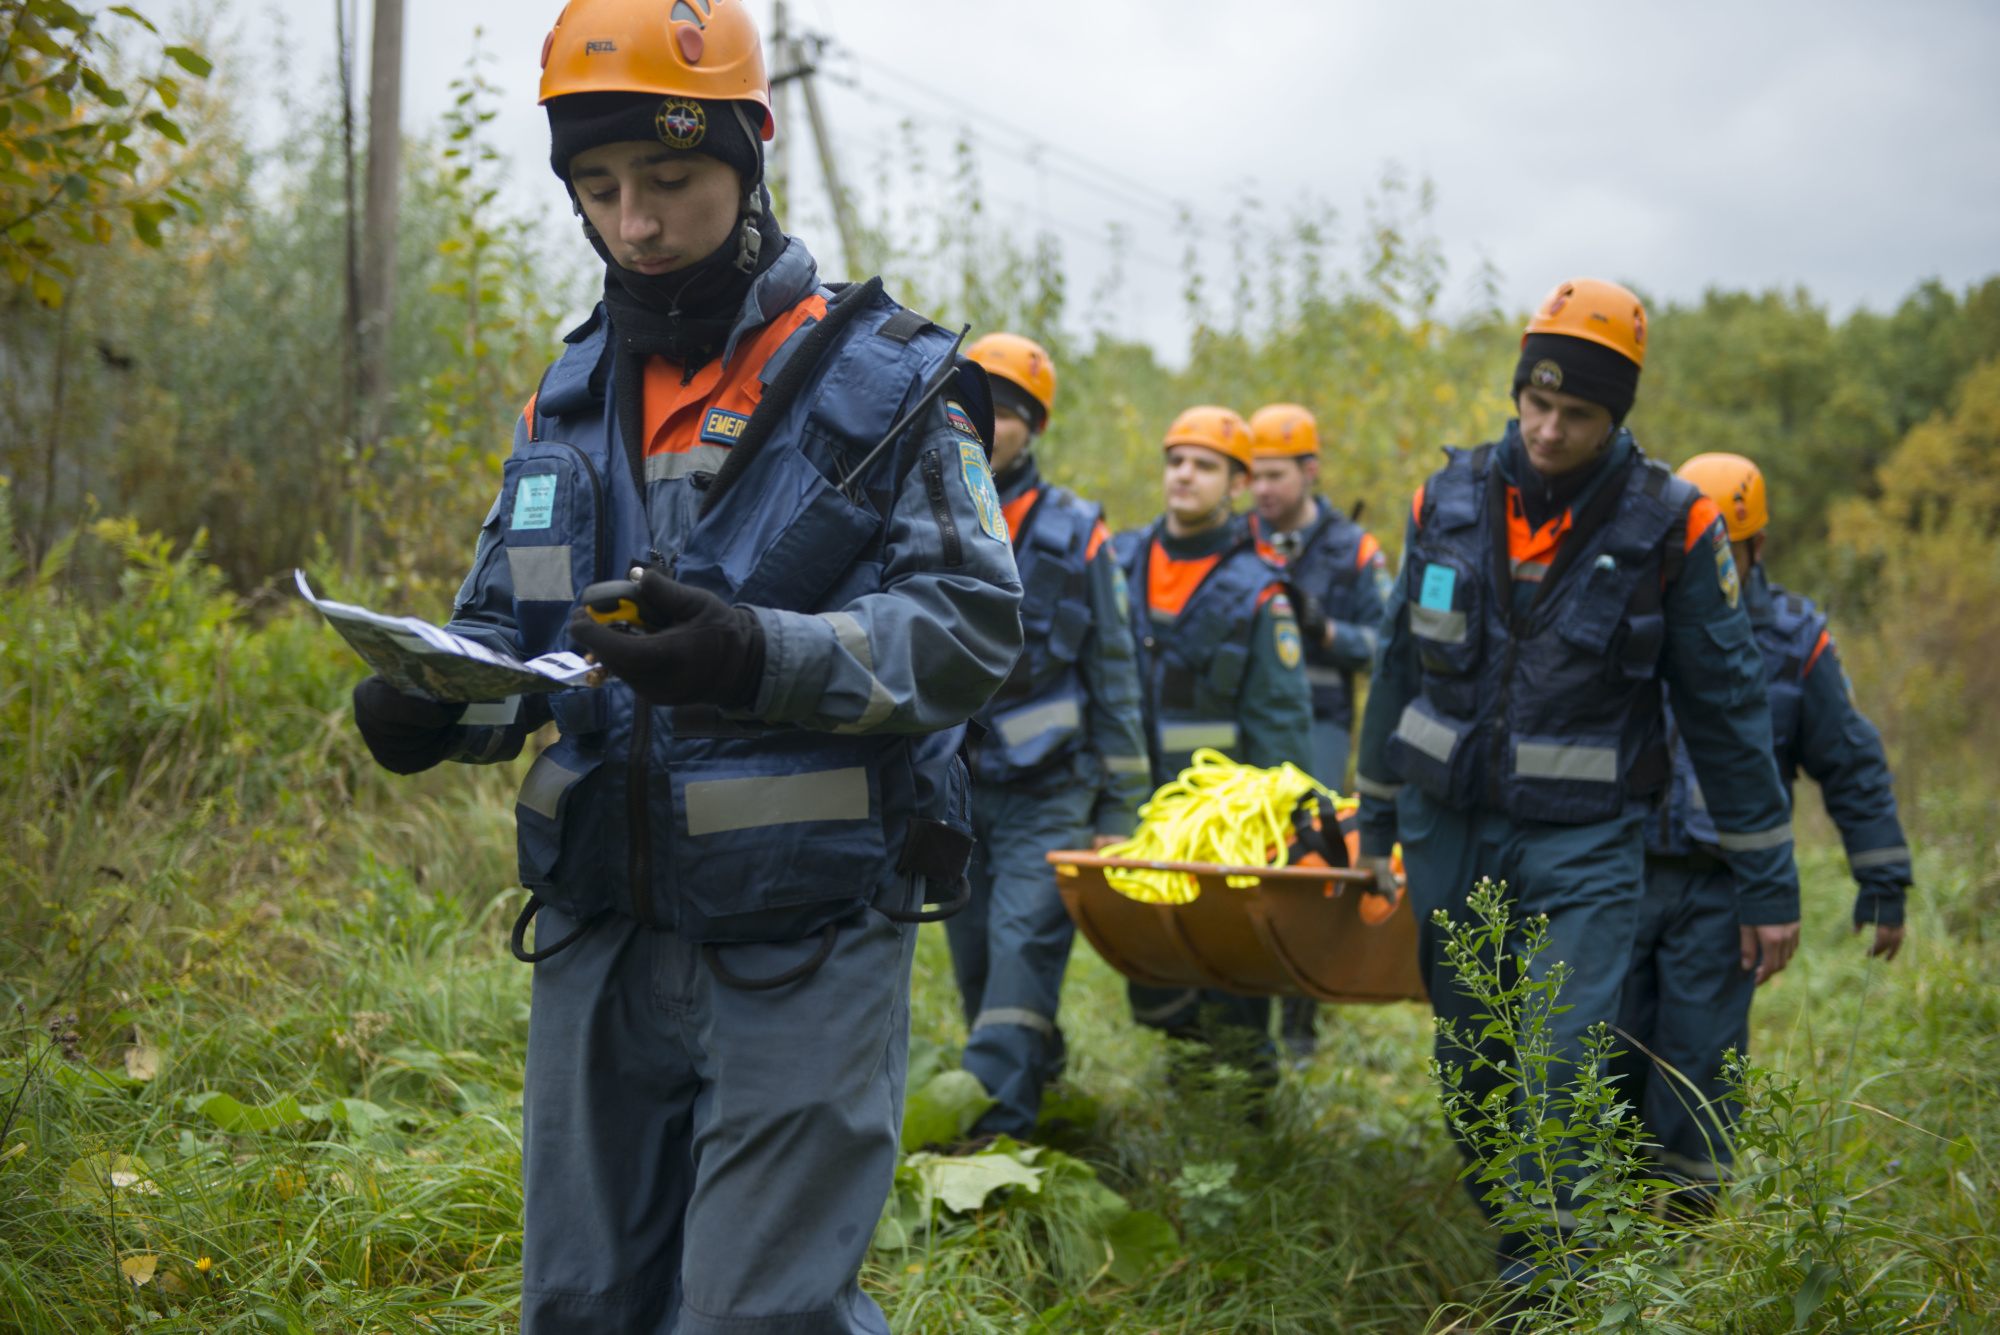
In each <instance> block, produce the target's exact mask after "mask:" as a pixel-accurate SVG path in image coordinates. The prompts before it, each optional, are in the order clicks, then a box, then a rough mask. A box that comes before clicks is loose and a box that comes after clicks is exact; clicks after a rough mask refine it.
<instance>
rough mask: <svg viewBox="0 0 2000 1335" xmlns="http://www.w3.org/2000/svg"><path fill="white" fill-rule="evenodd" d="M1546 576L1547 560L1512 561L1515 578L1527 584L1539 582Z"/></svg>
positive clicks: (1547, 569) (1547, 571) (1547, 572)
mask: <svg viewBox="0 0 2000 1335" xmlns="http://www.w3.org/2000/svg"><path fill="white" fill-rule="evenodd" d="M1548 577H1549V563H1548V562H1547V561H1516V562H1515V563H1514V578H1515V579H1518V580H1522V581H1524V582H1526V583H1529V584H1540V583H1541V582H1542V581H1543V580H1545V579H1547V578H1548Z"/></svg>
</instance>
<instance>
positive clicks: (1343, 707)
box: [1250, 496, 1390, 732]
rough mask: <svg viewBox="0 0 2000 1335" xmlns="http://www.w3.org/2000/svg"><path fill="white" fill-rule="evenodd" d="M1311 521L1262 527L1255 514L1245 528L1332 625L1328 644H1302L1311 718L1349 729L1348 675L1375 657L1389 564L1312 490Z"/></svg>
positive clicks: (1363, 535)
mask: <svg viewBox="0 0 2000 1335" xmlns="http://www.w3.org/2000/svg"><path fill="white" fill-rule="evenodd" d="M1313 505H1314V506H1315V507H1316V512H1315V514H1314V517H1313V520H1312V522H1311V523H1309V524H1307V525H1306V526H1305V527H1304V528H1302V529H1300V530H1299V531H1298V532H1297V533H1271V532H1268V531H1266V529H1265V526H1264V524H1263V522H1262V520H1261V519H1260V518H1259V517H1258V516H1257V515H1251V516H1250V531H1251V533H1252V534H1254V535H1255V536H1256V539H1257V546H1258V550H1259V551H1262V552H1263V553H1264V554H1265V556H1266V558H1267V559H1277V560H1280V561H1282V562H1283V563H1284V566H1285V579H1286V581H1287V582H1288V583H1290V584H1292V585H1293V586H1294V587H1296V588H1298V589H1301V590H1303V591H1304V592H1307V593H1310V594H1312V595H1313V596H1314V597H1315V598H1318V599H1319V601H1320V606H1322V607H1324V608H1325V609H1326V615H1327V619H1328V620H1329V621H1331V622H1332V623H1333V643H1332V644H1330V645H1328V644H1321V643H1319V642H1317V641H1311V640H1309V641H1307V643H1306V647H1305V648H1306V682H1307V684H1308V685H1310V686H1311V687H1312V700H1313V717H1314V718H1320V719H1327V720H1330V721H1332V722H1334V723H1338V724H1339V725H1340V726H1341V727H1342V728H1344V729H1346V730H1347V731H1349V732H1352V731H1353V730H1354V674H1355V673H1357V672H1366V671H1367V670H1368V668H1369V665H1370V664H1372V663H1373V662H1374V661H1375V650H1376V645H1377V640H1378V638H1379V635H1380V632H1381V629H1382V616H1383V613H1384V612H1385V611H1386V610H1387V599H1388V596H1389V583H1390V580H1389V570H1388V565H1387V563H1386V562H1385V561H1384V560H1383V558H1382V548H1381V545H1380V544H1379V543H1377V542H1376V541H1375V540H1374V539H1373V538H1372V537H1370V536H1369V535H1368V530H1367V529H1365V528H1363V527H1361V525H1359V524H1357V523H1355V522H1354V521H1353V520H1352V519H1349V518H1348V517H1347V516H1346V515H1344V514H1342V513H1340V511H1338V510H1336V509H1334V508H1333V506H1332V505H1330V504H1328V502H1327V501H1326V499H1325V498H1324V497H1320V496H1315V497H1314V498H1313Z"/></svg>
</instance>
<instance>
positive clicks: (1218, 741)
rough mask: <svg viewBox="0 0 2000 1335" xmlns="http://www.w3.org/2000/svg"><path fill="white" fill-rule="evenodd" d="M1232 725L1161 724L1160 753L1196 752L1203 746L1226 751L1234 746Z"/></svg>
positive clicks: (1234, 738) (1234, 735) (1235, 732)
mask: <svg viewBox="0 0 2000 1335" xmlns="http://www.w3.org/2000/svg"><path fill="white" fill-rule="evenodd" d="M1236 737H1237V731H1236V725H1235V724H1234V723H1162V724H1161V725H1160V749H1161V750H1162V751H1197V750H1200V749H1201V748H1202V747H1204V746H1211V747H1214V748H1215V749H1216V750H1218V751H1227V750H1229V749H1230V748H1232V747H1234V746H1235V745H1236Z"/></svg>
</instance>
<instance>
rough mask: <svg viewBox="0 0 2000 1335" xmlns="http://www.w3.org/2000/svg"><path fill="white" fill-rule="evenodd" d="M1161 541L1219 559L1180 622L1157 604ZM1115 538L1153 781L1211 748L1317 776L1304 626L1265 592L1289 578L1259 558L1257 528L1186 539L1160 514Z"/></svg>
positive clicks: (1175, 553)
mask: <svg viewBox="0 0 2000 1335" xmlns="http://www.w3.org/2000/svg"><path fill="white" fill-rule="evenodd" d="M1155 538H1158V539H1159V540H1160V542H1161V544H1162V546H1163V547H1164V549H1165V550H1166V551H1167V553H1168V555H1169V556H1171V557H1173V558H1174V559H1176V560H1200V559H1205V558H1207V557H1209V556H1217V557H1219V558H1220V559H1219V560H1218V561H1217V562H1216V564H1215V566H1214V567H1213V568H1212V569H1211V570H1210V571H1209V572H1208V574H1207V575H1206V576H1205V577H1204V578H1203V579H1202V581H1201V583H1200V585H1199V586H1198V587H1196V588H1195V590H1194V591H1193V592H1192V593H1191V594H1190V595H1189V596H1188V599H1187V601H1186V602H1185V603H1183V604H1182V605H1181V609H1180V611H1179V613H1178V614H1175V615H1165V614H1162V613H1160V612H1157V611H1155V610H1154V609H1153V607H1152V605H1151V603H1152V598H1151V588H1150V585H1151V581H1150V578H1149V574H1148V572H1149V569H1150V566H1151V555H1152V549H1153V542H1154V539H1155ZM1114 541H1115V542H1116V544H1117V550H1118V562H1119V564H1120V565H1122V566H1123V567H1124V568H1125V580H1126V583H1127V584H1128V585H1129V586H1130V588H1131V601H1132V624H1133V630H1134V633H1135V635H1136V636H1137V637H1138V641H1139V674H1140V682H1141V685H1142V687H1143V689H1144V693H1145V702H1146V731H1147V741H1148V743H1149V745H1150V747H1151V750H1152V758H1153V782H1154V784H1155V785H1156V786H1157V785H1159V784H1164V783H1168V782H1171V781H1172V780H1173V779H1175V778H1177V777H1178V776H1179V775H1180V772H1181V771H1182V770H1184V769H1186V768H1187V765H1188V762H1189V760H1190V759H1192V757H1193V754H1194V752H1195V751H1196V750H1198V749H1200V748H1203V747H1208V748H1212V749H1214V750H1217V751H1220V752H1222V753H1223V754H1224V755H1227V756H1228V757H1229V758H1230V759H1231V760H1235V761H1240V762H1242V763H1243V764H1246V765H1256V766H1258V767H1260V768H1264V769H1269V768H1272V767H1274V766H1277V765H1282V764H1285V763H1287V762H1289V763H1291V764H1294V765H1297V766H1298V767H1299V768H1300V769H1302V770H1306V771H1308V772H1310V770H1311V768H1312V697H1311V694H1310V691H1309V689H1308V688H1307V686H1306V679H1305V671H1304V656H1303V654H1302V652H1301V646H1300V643H1299V627H1298V622H1297V621H1296V620H1295V619H1294V618H1293V616H1292V609H1291V604H1290V603H1288V602H1286V600H1285V598H1284V595H1283V594H1282V593H1273V595H1272V596H1271V597H1269V598H1266V597H1265V596H1264V595H1265V591H1266V590H1269V589H1270V588H1271V586H1272V585H1273V584H1275V583H1276V582H1278V580H1279V579H1281V578H1282V572H1281V571H1279V570H1278V569H1277V568H1276V567H1275V566H1273V565H1271V564H1270V563H1269V562H1268V561H1266V560H1265V559H1264V558H1263V557H1261V556H1259V555H1258V554H1257V546H1256V544H1255V543H1254V542H1253V541H1252V540H1251V537H1250V529H1249V526H1248V525H1247V524H1246V523H1245V522H1244V521H1243V520H1242V519H1241V518H1240V517H1239V518H1233V519H1231V520H1230V521H1229V523H1227V524H1225V525H1223V526H1222V527H1220V528H1217V529H1213V530H1211V531H1209V532H1207V533H1202V534H1198V535H1196V536H1195V537H1192V538H1188V539H1184V540H1177V539H1174V538H1170V537H1168V536H1167V532H1166V520H1164V519H1160V520H1157V521H1155V522H1154V523H1152V524H1150V525H1148V526H1147V527H1145V528H1142V529H1131V530H1127V531H1126V532H1124V533H1120V534H1119V535H1118V536H1117V538H1116V539H1115V540H1114Z"/></svg>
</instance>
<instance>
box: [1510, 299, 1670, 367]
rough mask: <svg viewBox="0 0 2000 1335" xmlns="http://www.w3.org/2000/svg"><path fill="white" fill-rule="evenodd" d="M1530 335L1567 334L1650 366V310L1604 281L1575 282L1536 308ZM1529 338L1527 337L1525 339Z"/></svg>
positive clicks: (1639, 363)
mask: <svg viewBox="0 0 2000 1335" xmlns="http://www.w3.org/2000/svg"><path fill="white" fill-rule="evenodd" d="M1527 332H1528V333H1529V334H1567V335H1568V336H1569V337H1571V338H1582V339H1588V340H1590V341H1591V342H1592V343H1600V344H1602V345H1603V346H1605V347H1607V348H1610V349H1611V350H1612V351H1613V352H1616V353H1619V354H1621V355H1622V356H1624V357H1625V358H1626V360H1628V361H1630V362H1631V363H1632V364H1633V365H1635V366H1644V365H1645V364H1646V307H1645V303H1643V302H1641V301H1640V300H1639V298H1638V297H1636V296H1634V295H1633V294H1632V292H1631V291H1630V290H1629V289H1627V288H1623V287H1620V286H1618V284H1616V283H1607V282H1605V281H1604V280H1602V279H1600V278H1572V279H1571V280H1570V281H1569V282H1567V283H1564V284H1563V285H1562V286H1560V287H1558V288H1557V289H1556V290H1555V291H1553V292H1551V293H1549V295H1548V298H1547V300H1545V301H1543V302H1542V304H1541V305H1540V306H1537V307H1536V308H1535V313H1534V315H1533V316H1531V317H1529V320H1528V330H1527ZM1525 337H1526V335H1523V338H1524V339H1525Z"/></svg>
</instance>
